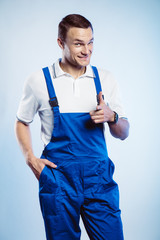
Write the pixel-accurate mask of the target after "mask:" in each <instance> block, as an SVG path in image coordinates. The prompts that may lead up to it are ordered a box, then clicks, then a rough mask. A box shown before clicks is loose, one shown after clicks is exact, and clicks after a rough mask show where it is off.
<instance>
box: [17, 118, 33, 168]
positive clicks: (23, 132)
mask: <svg viewBox="0 0 160 240" xmlns="http://www.w3.org/2000/svg"><path fill="white" fill-rule="evenodd" d="M15 133H16V137H17V141H18V143H19V145H20V147H21V150H22V152H23V154H24V157H25V159H26V163H27V164H28V165H30V164H31V162H32V161H34V159H35V156H34V154H33V150H32V140H31V134H30V128H29V126H28V125H25V124H24V123H22V122H20V121H16V123H15Z"/></svg>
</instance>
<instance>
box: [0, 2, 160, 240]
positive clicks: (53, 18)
mask: <svg viewBox="0 0 160 240" xmlns="http://www.w3.org/2000/svg"><path fill="white" fill-rule="evenodd" d="M70 13H80V14H82V15H84V16H86V17H87V18H88V19H89V20H90V21H91V22H92V23H93V27H94V30H95V46H94V55H93V57H92V62H91V63H92V64H93V65H97V66H98V67H101V68H105V69H109V70H110V71H112V72H113V74H114V75H115V77H116V79H117V81H118V82H119V85H120V88H121V93H122V97H123V103H124V106H125V109H126V112H127V115H128V118H129V121H130V125H131V129H130V137H129V138H128V139H127V140H126V141H120V140H117V139H114V138H112V137H111V136H110V135H109V133H108V130H107V136H108V137H107V138H108V149H109V155H110V157H111V159H112V160H113V161H114V163H115V165H116V171H115V175H114V178H115V180H116V181H117V182H118V183H119V187H120V196H121V197H120V206H121V209H122V218H123V224H124V234H125V240H159V239H160V226H159V219H160V177H159V176H160V157H159V148H160V143H159V136H160V130H159V119H160V113H159V112H160V107H159V102H160V97H159V78H160V57H159V56H160V24H159V23H160V14H159V13H160V1H158V0H157V1H156V0H146V1H143V0H139V1H138V0H135V1H125V0H121V1H120V0H113V1H109V0H102V1H94V0H88V1H87V0H86V1H83V0H81V1H75V0H74V1H72V0H69V1H64V0H61V1H53V0H52V1H51V0H46V1H42V0H26V1H20V0H14V1H11V0H6V1H5V0H1V1H0V68H1V80H0V84H1V86H0V95H1V99H0V109H1V125H0V127H1V130H0V133H1V143H0V153H1V161H0V166H1V168H0V239H2V240H11V239H12V240H29V239H30V240H37V239H38V240H44V239H45V234H44V226H43V221H42V218H41V212H40V208H39V204H38V183H37V181H36V179H35V177H34V176H33V174H32V172H31V170H30V169H29V168H28V167H27V165H26V164H25V161H24V159H23V156H22V153H21V151H20V149H19V147H18V144H17V142H16V139H15V136H14V130H13V129H14V121H15V115H16V111H17V107H18V103H19V100H20V97H21V93H22V87H23V83H24V80H25V78H26V77H27V76H28V75H30V74H31V73H32V72H34V71H37V70H39V69H40V68H41V67H44V66H47V65H51V64H52V63H53V62H54V61H55V60H56V59H57V58H58V57H60V56H61V51H60V50H59V48H58V46H57V43H56V38H57V25H58V23H59V21H60V20H61V19H62V17H64V16H65V15H67V14H70ZM31 128H32V135H33V146H34V149H35V154H36V155H37V156H39V155H40V153H41V149H42V147H43V145H42V142H41V141H40V129H39V128H40V125H39V121H38V117H36V118H35V121H34V122H33V124H32V125H31ZM81 226H82V240H87V239H88V237H87V235H86V233H85V230H84V228H83V225H82V223H81Z"/></svg>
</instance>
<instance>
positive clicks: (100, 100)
mask: <svg viewBox="0 0 160 240" xmlns="http://www.w3.org/2000/svg"><path fill="white" fill-rule="evenodd" d="M98 100H99V105H103V104H105V102H104V100H103V93H102V91H101V92H99V94H98Z"/></svg>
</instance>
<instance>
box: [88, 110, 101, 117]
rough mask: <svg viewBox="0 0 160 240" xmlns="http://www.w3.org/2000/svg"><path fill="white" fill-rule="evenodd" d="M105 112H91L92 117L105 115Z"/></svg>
mask: <svg viewBox="0 0 160 240" xmlns="http://www.w3.org/2000/svg"><path fill="white" fill-rule="evenodd" d="M103 114H104V111H103V110H95V111H92V112H90V116H97V115H103Z"/></svg>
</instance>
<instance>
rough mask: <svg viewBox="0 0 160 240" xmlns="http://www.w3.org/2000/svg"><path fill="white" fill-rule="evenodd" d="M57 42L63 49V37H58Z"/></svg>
mask: <svg viewBox="0 0 160 240" xmlns="http://www.w3.org/2000/svg"><path fill="white" fill-rule="evenodd" d="M57 43H58V45H59V47H60V48H61V49H64V42H63V41H62V39H61V38H58V39H57Z"/></svg>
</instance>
